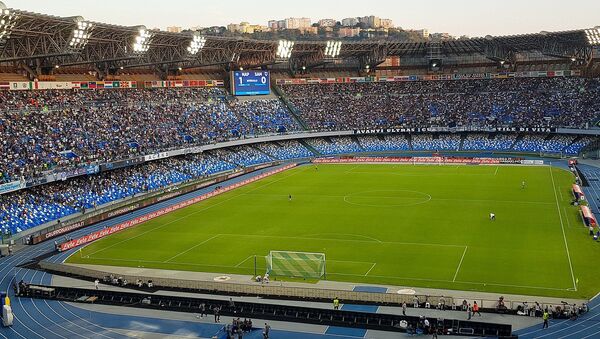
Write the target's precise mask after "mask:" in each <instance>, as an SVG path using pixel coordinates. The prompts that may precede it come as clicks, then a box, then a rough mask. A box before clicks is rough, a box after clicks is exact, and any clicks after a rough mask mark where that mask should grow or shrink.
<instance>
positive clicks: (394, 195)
mask: <svg viewBox="0 0 600 339" xmlns="http://www.w3.org/2000/svg"><path fill="white" fill-rule="evenodd" d="M430 200H431V195H429V194H427V193H423V192H419V191H409V190H372V191H362V192H356V193H352V194H348V195H346V196H344V202H346V203H348V204H351V205H357V206H367V207H405V206H414V205H420V204H424V203H427V202H429V201H430Z"/></svg>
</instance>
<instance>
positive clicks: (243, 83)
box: [231, 71, 271, 95]
mask: <svg viewBox="0 0 600 339" xmlns="http://www.w3.org/2000/svg"><path fill="white" fill-rule="evenodd" d="M270 76H271V74H270V72H269V71H233V72H231V92H232V93H233V95H269V94H271V79H270Z"/></svg>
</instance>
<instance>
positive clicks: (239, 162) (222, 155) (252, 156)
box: [211, 146, 273, 167]
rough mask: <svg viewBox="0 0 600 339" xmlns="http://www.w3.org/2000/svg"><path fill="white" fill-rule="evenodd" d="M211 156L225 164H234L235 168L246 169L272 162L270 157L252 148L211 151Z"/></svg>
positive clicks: (243, 147) (241, 147)
mask: <svg viewBox="0 0 600 339" xmlns="http://www.w3.org/2000/svg"><path fill="white" fill-rule="evenodd" d="M211 154H214V155H216V156H217V157H218V158H219V159H221V160H223V161H225V162H227V163H230V164H235V165H236V167H237V166H239V167H248V166H253V165H258V164H264V163H266V162H271V161H273V159H272V158H271V157H269V156H268V155H266V154H265V153H263V152H261V151H259V150H258V149H256V148H254V147H252V146H238V147H235V148H231V149H217V150H214V151H211Z"/></svg>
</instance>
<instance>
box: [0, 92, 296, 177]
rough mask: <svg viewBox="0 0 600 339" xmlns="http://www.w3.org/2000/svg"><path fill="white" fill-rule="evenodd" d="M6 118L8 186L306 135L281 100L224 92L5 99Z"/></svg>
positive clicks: (2, 128)
mask: <svg viewBox="0 0 600 339" xmlns="http://www.w3.org/2000/svg"><path fill="white" fill-rule="evenodd" d="M0 112H1V113H0V133H2V135H4V136H6V137H5V138H3V141H2V143H1V144H0V150H1V151H2V154H6V156H5V157H2V158H1V159H0V173H2V178H3V180H4V181H10V180H18V179H19V178H20V177H22V176H23V177H25V178H28V177H32V176H34V175H36V174H39V173H41V172H43V171H45V170H48V169H51V168H54V167H75V166H77V165H80V164H86V163H93V162H106V161H112V160H117V159H124V158H127V157H130V156H133V155H140V154H142V155H143V154H149V153H152V152H155V151H160V150H164V149H171V148H175V147H183V146H184V145H189V144H203V143H208V142H214V141H219V140H227V139H231V138H240V137H246V136H252V135H258V134H265V133H278V132H286V131H294V130H297V129H299V126H298V123H297V122H296V121H295V120H293V118H292V117H291V116H289V115H288V114H287V113H286V109H285V107H284V106H283V105H282V104H281V103H280V102H279V101H278V100H259V101H244V102H237V101H236V100H234V99H230V98H227V94H226V92H225V91H224V90H223V89H218V88H210V89H203V88H200V89H183V88H181V89H152V90H131V89H130V90H98V91H64V90H62V91H55V90H49V91H0ZM148 126H152V127H153V128H148Z"/></svg>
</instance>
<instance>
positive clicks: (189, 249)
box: [163, 234, 220, 263]
mask: <svg viewBox="0 0 600 339" xmlns="http://www.w3.org/2000/svg"><path fill="white" fill-rule="evenodd" d="M219 236H220V234H217V235H215V236H212V237H210V238H208V239H206V240H204V241H203V242H201V243H199V244H197V245H194V246H192V247H190V248H188V249H187V250H185V251H183V252H181V253H179V254H176V255H174V256H172V257H171V258H169V259H167V260H165V261H163V262H164V263H168V262H169V261H171V260H173V259H175V258H177V257H179V256H181V255H184V254H186V253H187V252H189V251H191V250H193V249H194V248H197V247H199V246H202V245H204V244H206V243H207V242H209V241H211V240H213V239H214V238H217V237H219Z"/></svg>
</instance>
